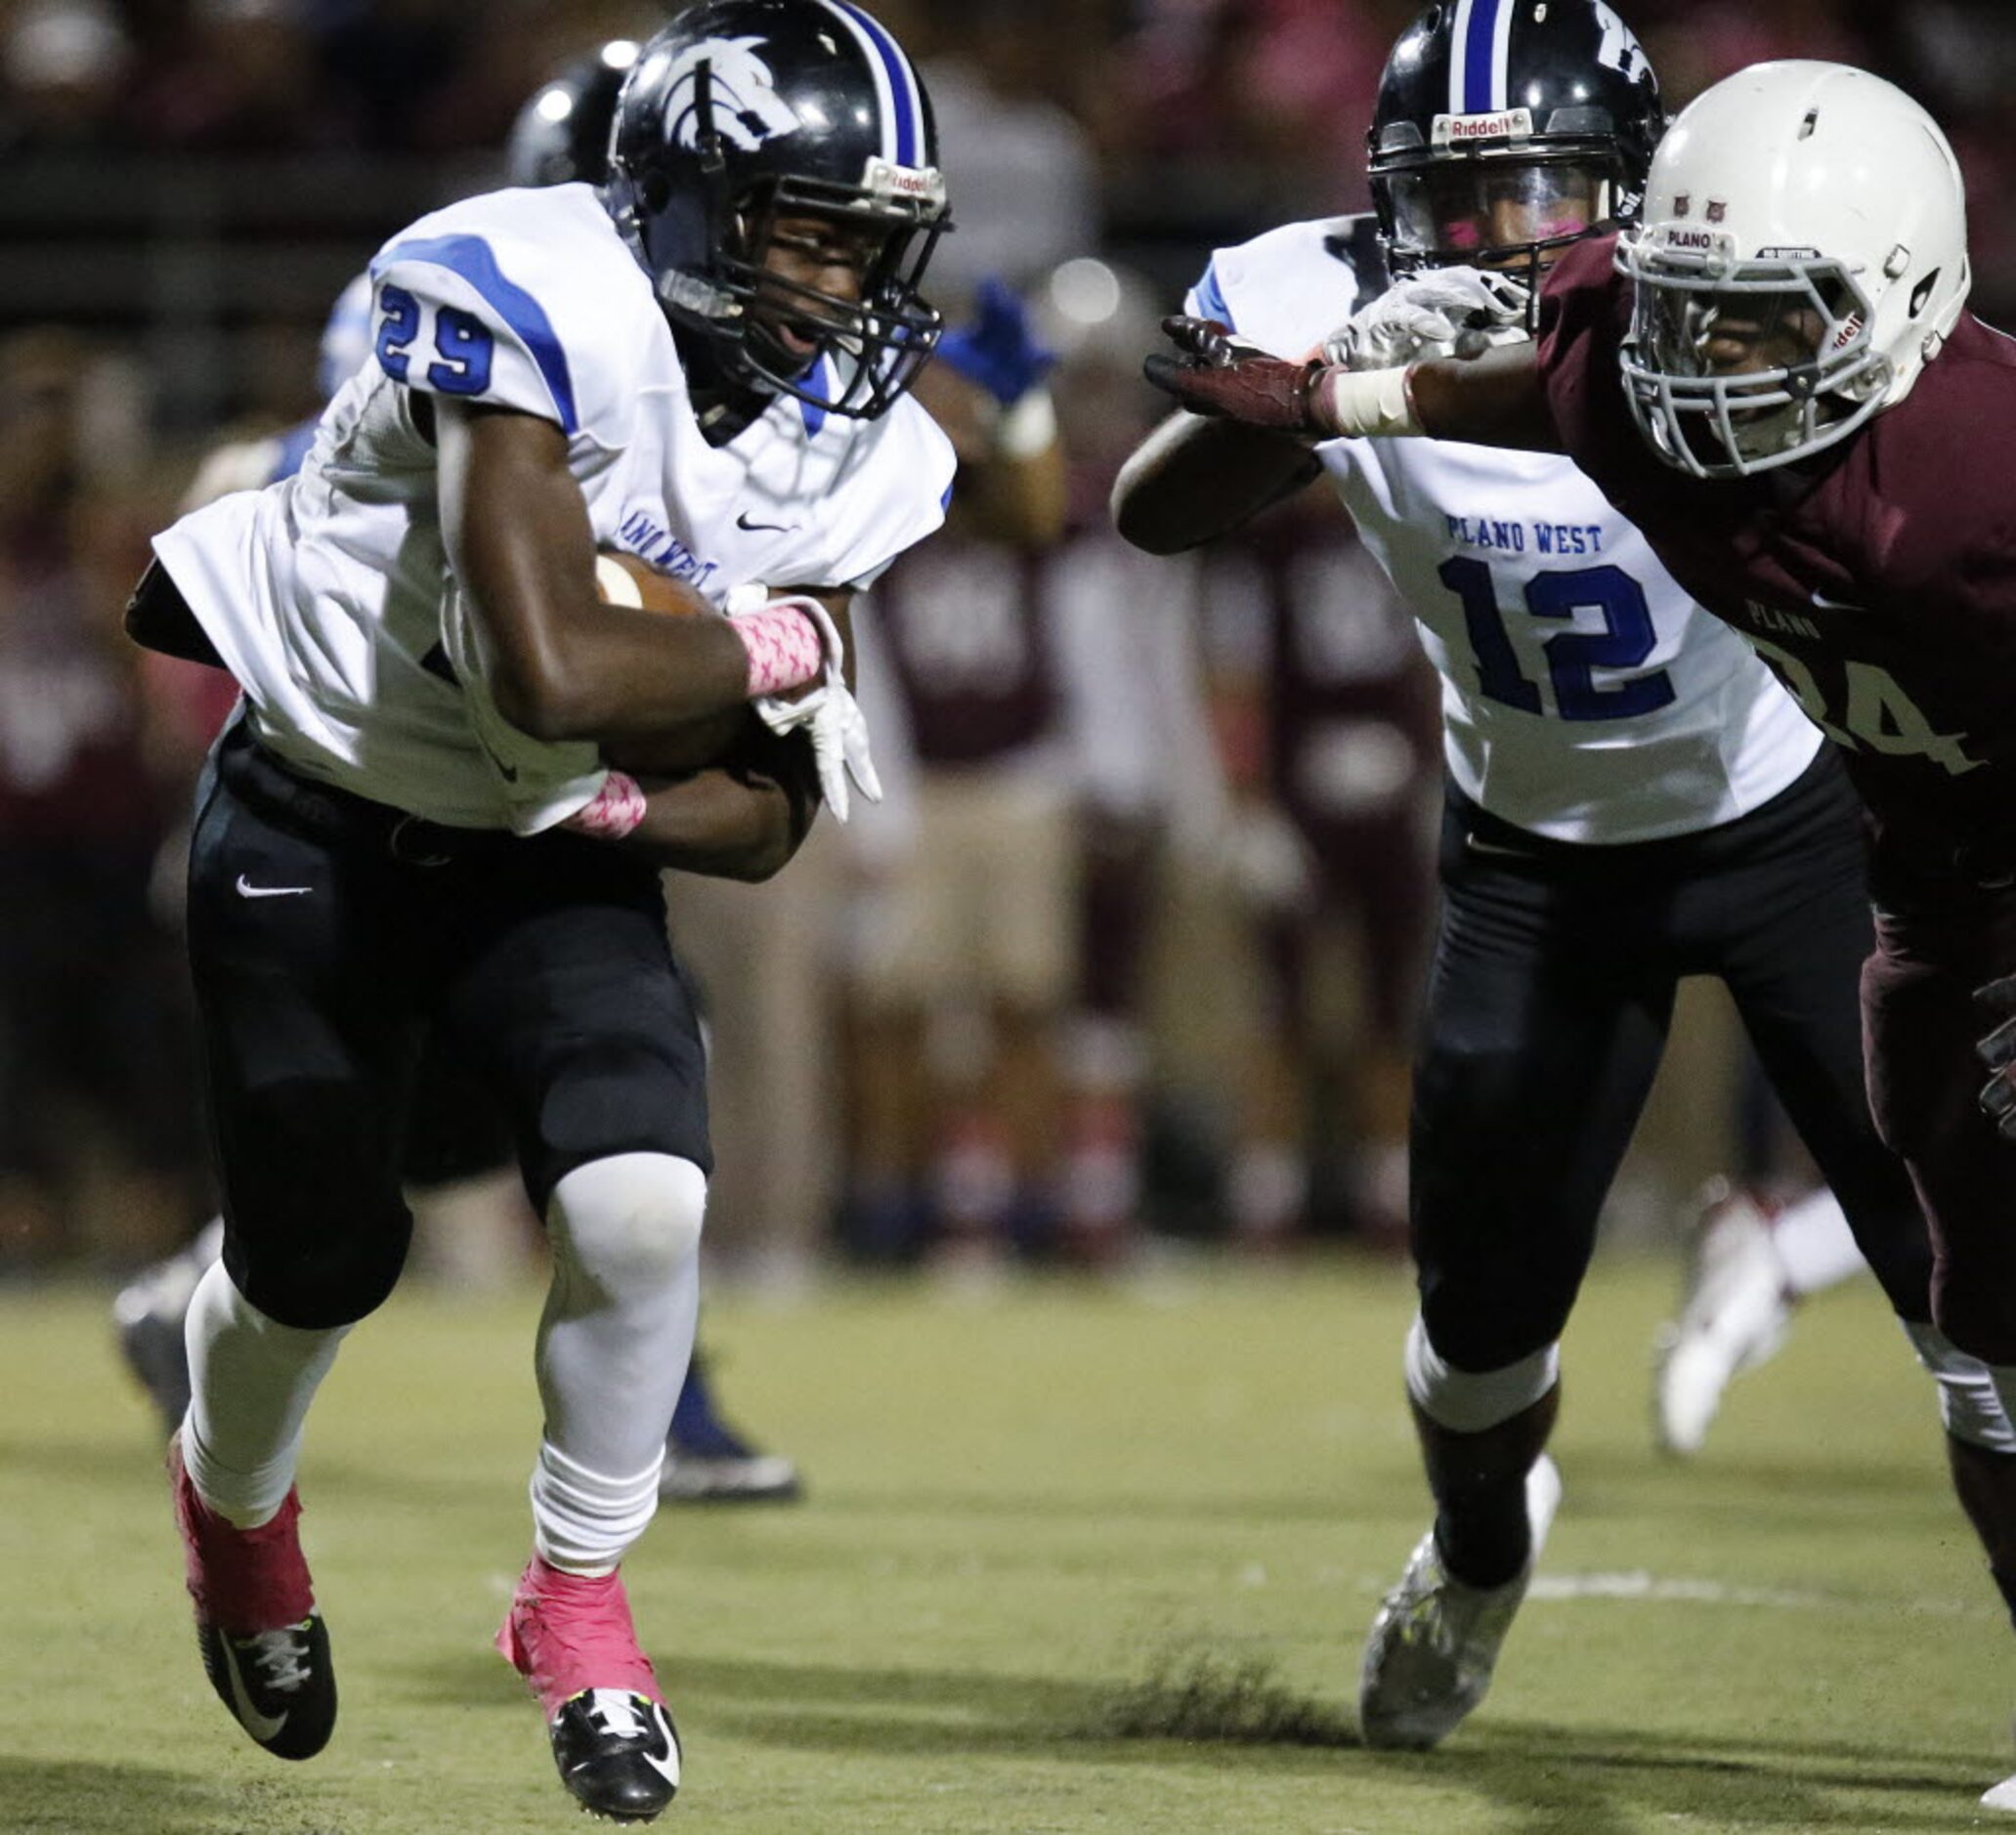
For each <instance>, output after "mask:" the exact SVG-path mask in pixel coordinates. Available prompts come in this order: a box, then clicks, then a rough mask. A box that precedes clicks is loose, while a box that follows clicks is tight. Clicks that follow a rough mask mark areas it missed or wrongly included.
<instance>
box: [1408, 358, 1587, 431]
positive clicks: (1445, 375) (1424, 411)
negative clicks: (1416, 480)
mask: <svg viewBox="0 0 2016 1835" xmlns="http://www.w3.org/2000/svg"><path fill="white" fill-rule="evenodd" d="M1407 388H1408V394H1409V396H1410V397H1411V399H1412V401H1413V405H1414V411H1415V413H1416V415H1417V416H1418V417H1419V419H1420V421H1421V425H1422V428H1423V430H1424V431H1425V432H1427V433H1429V434H1431V435H1433V436H1434V437H1435V438H1437V439H1438V440H1462V441H1466V442H1468V443H1469V444H1470V445H1472V446H1499V447H1511V448H1515V449H1516V450H1519V451H1524V452H1559V451H1561V450H1562V449H1563V448H1562V444H1561V435H1560V434H1559V433H1558V432H1556V430H1555V426H1554V416H1553V414H1552V413H1551V412H1550V411H1549V409H1548V405H1547V395H1546V392H1545V390H1543V389H1542V388H1541V386H1540V366H1539V362H1538V353H1537V349H1536V347H1535V346H1534V345H1533V344H1531V343H1530V342H1522V343H1518V344H1506V345H1501V346H1499V347H1497V348H1496V349H1494V350H1489V351H1486V352H1484V353H1483V355H1481V356H1480V357H1476V358H1471V359H1468V360H1460V359H1457V358H1453V357H1438V358H1431V359H1429V360H1428V361H1427V362H1424V363H1416V364H1415V365H1414V366H1413V368H1412V369H1411V370H1410V371H1409V372H1408V377H1407Z"/></svg>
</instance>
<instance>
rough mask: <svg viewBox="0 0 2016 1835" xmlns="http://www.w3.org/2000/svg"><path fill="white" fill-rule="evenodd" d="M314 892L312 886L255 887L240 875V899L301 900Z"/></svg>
mask: <svg viewBox="0 0 2016 1835" xmlns="http://www.w3.org/2000/svg"><path fill="white" fill-rule="evenodd" d="M314 890H315V887H314V886H312V885H254V884H253V883H252V882H251V880H249V879H247V878H246V877H245V875H243V874H239V875H238V897H240V898H300V897H301V896H302V895H303V894H304V893H308V892H313V891H314Z"/></svg>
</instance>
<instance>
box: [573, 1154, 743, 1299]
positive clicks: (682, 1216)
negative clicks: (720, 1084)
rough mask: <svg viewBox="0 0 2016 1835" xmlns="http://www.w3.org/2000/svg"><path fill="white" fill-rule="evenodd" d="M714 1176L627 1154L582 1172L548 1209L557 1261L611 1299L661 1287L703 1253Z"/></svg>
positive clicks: (672, 1161)
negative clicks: (702, 1235)
mask: <svg viewBox="0 0 2016 1835" xmlns="http://www.w3.org/2000/svg"><path fill="white" fill-rule="evenodd" d="M706 1214H707V1174H705V1173H703V1172H702V1171H701V1170H700V1168H699V1167H697V1166H695V1165H694V1164H693V1162H692V1161H691V1160H681V1159H678V1158H675V1157H674V1156H673V1155H671V1154H668V1153H619V1154H614V1155H612V1156H611V1157H610V1158H608V1159H606V1160H591V1161H590V1162H589V1163H588V1164H587V1165H586V1166H578V1167H576V1168H575V1170H574V1171H573V1172H571V1173H569V1174H567V1176H566V1177H565V1178H563V1179H561V1181H560V1182H559V1183H558V1184H557V1185H555V1186H554V1187H553V1196H552V1200H551V1202H550V1203H549V1204H548V1205H547V1207H546V1222H547V1226H548V1228H549V1229H550V1230H551V1231H552V1235H553V1246H554V1251H555V1253H556V1254H559V1255H562V1256H564V1257H566V1259H567V1260H568V1263H569V1265H570V1267H571V1269H572V1270H573V1271H574V1272H575V1273H577V1274H579V1275H581V1276H584V1277H585V1278H586V1279H588V1280H590V1281H592V1282H593V1283H595V1285H596V1286H598V1287H601V1288H603V1289H604V1290H606V1291H609V1292H613V1293H620V1292H623V1291H634V1290H636V1289H637V1288H640V1287H649V1286H658V1285H662V1284H663V1283H664V1282H665V1281H667V1280H670V1279H672V1278H674V1277H675V1276H677V1275H679V1274H681V1273H683V1272H684V1271H685V1270H686V1268H687V1267H689V1266H690V1265H691V1263H692V1261H693V1259H694V1258H695V1257H697V1256H698V1255H699V1253H700V1233H701V1225H702V1222H703V1220H704V1219H705V1216H706Z"/></svg>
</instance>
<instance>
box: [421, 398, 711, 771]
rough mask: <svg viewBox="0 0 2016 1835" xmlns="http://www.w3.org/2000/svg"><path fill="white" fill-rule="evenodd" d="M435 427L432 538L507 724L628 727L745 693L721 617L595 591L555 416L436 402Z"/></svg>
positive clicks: (617, 734) (585, 529)
mask: <svg viewBox="0 0 2016 1835" xmlns="http://www.w3.org/2000/svg"><path fill="white" fill-rule="evenodd" d="M436 427H437V438H438V445H439V448H440V454H441V472H440V489H441V528H442V536H443V541H444V544H445V546H446V548H447V551H448V559H449V564H450V567H451V568H452V569H453V570H454V574H455V577H456V579H457V581H458V582H459V583H460V585H461V587H462V589H463V591H464V592H465V593H466V594H467V595H468V597H469V600H470V603H471V605H472V607H473V609H474V611H475V613H476V616H477V619H478V621H479V623H480V625H481V628H482V634H483V636H484V638H485V640H486V641H485V644H484V649H485V651H486V652H487V655H486V659H485V661H486V673H487V675H488V677H489V681H490V687H491V692H492V694H493V696H494V697H495V698H496V703H497V707H498V711H500V712H501V713H502V714H503V716H504V717H505V719H507V720H509V721H510V722H511V724H512V725H513V726H515V727H517V728H519V730H520V731H522V732H525V733H529V734H531V735H532V736H533V737H534V738H536V739H544V740H579V739H587V740H603V741H620V740H625V739H637V738H642V737H645V736H648V735H650V734H653V733H658V732H663V731H664V730H665V728H667V727H671V726H677V725H679V724H680V723H681V722H684V721H688V720H696V719H704V718H707V717H708V715H711V714H716V713H720V712H722V711H724V710H725V709H727V708H730V707H733V706H735V705H736V704H738V703H740V702H743V701H746V700H748V699H749V697H750V694H751V659H750V653H749V650H748V647H747V646H746V645H745V643H744V642H743V639H742V638H741V637H740V636H739V635H738V634H737V632H736V631H735V629H734V628H732V627H731V626H730V625H728V624H727V622H726V621H725V620H723V619H717V618H713V617H692V618H671V617H666V616H665V615H664V614H662V613H657V612H646V611H641V610H637V609H634V608H629V607H623V606H613V605H607V604H604V603H603V602H602V601H600V600H599V599H597V598H596V597H595V595H594V585H593V581H594V573H595V537H594V532H593V530H592V528H591V527H590V525H589V522H588V512H587V505H586V503H585V502H584V501H583V499H582V497H581V493H580V487H579V485H577V484H576V483H575V481H574V479H573V477H572V476H571V475H570V473H569V471H568V469H567V442H566V439H565V437H564V436H563V435H562V433H561V432H560V429H559V428H558V427H556V426H554V425H552V424H551V423H550V422H547V421H542V420H539V419H536V418H535V417H533V416H531V415H526V414H513V413H504V412H495V411H485V410H478V409H469V408H461V409H455V410H450V409H447V408H442V409H439V410H437V414H436ZM696 609H697V610H705V608H703V607H700V606H699V604H698V601H696Z"/></svg>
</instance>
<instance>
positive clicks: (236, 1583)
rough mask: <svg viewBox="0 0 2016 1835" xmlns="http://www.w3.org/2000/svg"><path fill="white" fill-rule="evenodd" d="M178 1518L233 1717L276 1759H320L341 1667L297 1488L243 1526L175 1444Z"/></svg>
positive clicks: (171, 1447)
mask: <svg viewBox="0 0 2016 1835" xmlns="http://www.w3.org/2000/svg"><path fill="white" fill-rule="evenodd" d="M168 1475H169V1481H170V1483H171V1485H172V1487H173V1492H174V1500H175V1526H176V1527H177V1529H179V1530H180V1531H181V1533H182V1547H183V1557H184V1566H185V1573H186V1578H187V1580H188V1583H189V1592H190V1598H191V1600H193V1602H194V1605H195V1617H196V1646H197V1648H198V1649H199V1650H201V1652H202V1656H203V1673H204V1674H205V1675H206V1676H208V1677H209V1679H210V1686H211V1687H213V1688H214V1689H216V1690H217V1698H218V1700H220V1701H222V1702H223V1703H224V1705H225V1707H226V1708H227V1709H229V1710H230V1713H231V1717H232V1719H233V1720H235V1721H236V1722H237V1724H238V1725H239V1726H240V1727H242V1728H244V1729H245V1732H246V1733H247V1734H248V1735H249V1736H250V1737H251V1739H252V1741H253V1743H254V1744H256V1745H258V1746H259V1747H260V1748H261V1749H262V1750H264V1751H267V1752H270V1753H272V1754H273V1756H274V1757H275V1758H277V1759H312V1758H314V1757H315V1755H316V1754H317V1753H318V1752H320V1751H321V1750H322V1748H323V1747H324V1746H325V1745H327V1744H328V1743H329V1735H330V1733H331V1732H333V1731H334V1730H335V1726H336V1672H335V1670H334V1669H333V1668H332V1667H331V1666H330V1662H329V1634H328V1629H327V1627H326V1626H324V1625H323V1623H322V1614H321V1613H320V1612H319V1611H317V1610H316V1605H315V1594H314V1588H313V1582H312V1581H311V1580H310V1579H309V1574H308V1563H307V1562H306V1561H305V1560H304V1559H303V1558H302V1556H301V1542H300V1537H299V1533H298V1530H297V1527H296V1525H297V1524H298V1522H299V1520H300V1516H301V1500H300V1498H299V1497H298V1496H297V1495H296V1494H295V1493H294V1492H293V1491H289V1492H288V1493H287V1497H286V1502H285V1503H283V1504H282V1505H281V1506H280V1509H279V1515H276V1516H275V1517H274V1518H273V1520H272V1521H271V1522H268V1523H264V1524H262V1525H261V1526H260V1527H259V1528H257V1529H237V1528H235V1527H234V1526H233V1525H232V1524H231V1523H229V1522H227V1521H226V1520H225V1519H224V1518H223V1517H222V1516H220V1515H217V1514H216V1512H214V1511H213V1510H211V1509H210V1507H209V1506H208V1505H207V1504H205V1503H204V1502H203V1500H202V1498H201V1497H199V1496H198V1495H197V1493H196V1488H195V1485H194V1484H193V1482H192V1481H191V1479H190V1475H189V1469H188V1468H187V1467H186V1466H184V1464H183V1463H182V1439H181V1436H180V1435H179V1434H178V1435H177V1436H176V1437H175V1438H174V1439H172V1440H170V1441H169V1442H168Z"/></svg>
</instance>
